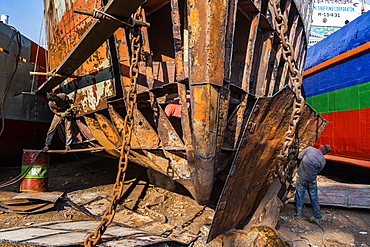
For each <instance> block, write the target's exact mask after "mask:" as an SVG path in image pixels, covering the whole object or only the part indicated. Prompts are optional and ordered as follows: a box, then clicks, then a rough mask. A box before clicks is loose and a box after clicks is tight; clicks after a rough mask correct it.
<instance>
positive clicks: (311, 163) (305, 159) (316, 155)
mask: <svg viewBox="0 0 370 247" xmlns="http://www.w3.org/2000/svg"><path fill="white" fill-rule="evenodd" d="M330 151H331V148H330V146H329V145H320V147H319V148H314V147H307V148H305V149H304V150H303V151H302V152H301V153H299V155H298V159H300V160H301V162H300V165H299V167H298V170H297V175H298V176H297V181H296V192H295V202H296V213H295V217H296V219H298V220H300V219H302V207H303V198H304V194H305V192H306V190H307V191H308V195H309V196H310V200H311V206H312V210H313V215H314V216H313V217H311V218H310V221H315V220H321V219H322V218H323V217H322V215H321V213H320V205H319V198H318V196H317V182H316V177H317V174H318V173H319V172H320V171H321V170H322V169H323V168H324V166H325V164H326V160H325V157H324V155H325V154H327V153H328V152H330Z"/></svg>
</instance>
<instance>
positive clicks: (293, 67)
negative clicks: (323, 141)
mask: <svg viewBox="0 0 370 247" xmlns="http://www.w3.org/2000/svg"><path fill="white" fill-rule="evenodd" d="M270 5H271V7H272V11H273V14H274V18H273V22H274V26H275V28H276V32H277V33H278V34H279V36H280V39H281V45H282V49H283V52H282V56H283V58H284V60H285V62H287V63H288V67H289V82H290V84H291V87H292V89H293V92H294V94H295V98H294V102H293V112H292V114H291V116H290V121H289V127H288V130H287V131H286V132H285V134H284V137H283V147H282V149H281V150H280V153H279V154H278V155H277V157H276V158H277V173H278V176H279V177H280V180H281V182H282V183H283V182H285V180H286V174H284V170H285V169H284V166H283V163H284V161H286V160H287V159H288V156H290V158H289V160H288V166H292V165H294V164H295V160H293V158H294V157H296V155H297V154H296V153H297V152H294V151H293V154H292V152H290V153H289V150H290V149H291V147H292V145H293V143H294V141H295V139H296V138H295V137H296V131H297V125H298V122H299V120H300V119H301V115H302V112H303V111H304V105H305V99H304V97H303V96H302V91H301V86H302V73H301V71H300V70H299V69H298V68H297V64H296V62H295V57H294V49H293V46H292V44H291V43H290V41H289V38H288V34H287V31H288V20H287V17H286V16H285V15H283V14H282V11H281V9H280V8H279V1H270Z"/></svg>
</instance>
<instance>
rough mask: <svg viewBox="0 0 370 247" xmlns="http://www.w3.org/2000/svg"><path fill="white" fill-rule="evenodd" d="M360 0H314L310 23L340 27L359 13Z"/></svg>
mask: <svg viewBox="0 0 370 247" xmlns="http://www.w3.org/2000/svg"><path fill="white" fill-rule="evenodd" d="M361 6H362V1H361V0H314V5H313V17H312V25H314V26H331V27H342V26H344V25H345V24H347V23H348V22H351V21H353V20H354V19H356V18H357V17H358V16H360V15H361Z"/></svg>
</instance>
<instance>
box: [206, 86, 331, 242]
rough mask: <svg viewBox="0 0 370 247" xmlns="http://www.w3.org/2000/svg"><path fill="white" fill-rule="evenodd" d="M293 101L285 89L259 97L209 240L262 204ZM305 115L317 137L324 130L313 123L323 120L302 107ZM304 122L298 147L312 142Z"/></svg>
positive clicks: (309, 129) (231, 226) (219, 205)
mask: <svg viewBox="0 0 370 247" xmlns="http://www.w3.org/2000/svg"><path fill="white" fill-rule="evenodd" d="M293 99H294V94H293V92H292V91H291V90H290V89H289V88H287V87H286V88H284V89H282V90H281V91H279V92H278V93H277V94H276V95H274V96H273V97H266V98H259V99H258V100H257V102H256V104H255V105H254V109H253V110H252V113H251V116H250V118H249V121H248V123H247V125H246V127H245V128H244V132H243V137H242V140H241V142H240V144H239V147H238V149H237V153H236V155H235V158H234V162H233V164H232V167H231V170H230V172H229V175H228V178H227V181H226V184H225V187H224V189H223V192H222V195H221V198H220V200H219V202H218V205H217V208H216V211H215V217H214V219H213V223H212V226H211V230H210V234H209V237H208V239H209V240H212V239H213V238H214V237H216V236H218V235H219V234H221V233H223V232H226V231H227V230H229V229H231V228H234V227H236V226H237V225H238V224H239V223H241V222H243V221H246V220H247V219H248V217H251V215H252V214H253V212H254V210H255V209H256V208H257V207H258V205H259V203H260V202H261V200H262V198H263V196H264V195H265V193H266V191H267V189H268V187H269V186H270V184H271V182H272V177H273V172H274V171H275V166H276V163H275V158H276V156H277V154H278V153H279V151H280V149H281V148H282V144H283V143H282V139H283V136H284V134H285V132H286V130H287V129H288V126H289V119H290V115H291V112H292V104H293ZM305 114H309V115H310V118H312V120H314V119H316V120H317V121H307V122H308V123H309V124H310V125H312V126H311V127H312V128H317V132H318V133H317V134H318V135H317V136H319V135H320V133H321V131H323V128H321V127H320V128H318V127H317V126H316V123H317V122H321V123H323V122H325V121H323V120H322V118H321V117H320V116H319V115H318V114H317V113H316V112H314V111H313V110H312V109H311V108H310V107H309V106H306V107H305ZM319 118H320V119H319ZM306 120H307V119H306ZM319 120H320V121H319ZM307 122H305V125H304V128H303V129H304V130H305V131H304V132H302V133H301V132H300V133H299V135H298V137H299V141H300V143H299V145H303V146H307V145H313V142H314V141H315V140H314V139H312V128H310V127H308V126H307ZM302 127H303V126H302ZM299 128H300V127H298V129H299Z"/></svg>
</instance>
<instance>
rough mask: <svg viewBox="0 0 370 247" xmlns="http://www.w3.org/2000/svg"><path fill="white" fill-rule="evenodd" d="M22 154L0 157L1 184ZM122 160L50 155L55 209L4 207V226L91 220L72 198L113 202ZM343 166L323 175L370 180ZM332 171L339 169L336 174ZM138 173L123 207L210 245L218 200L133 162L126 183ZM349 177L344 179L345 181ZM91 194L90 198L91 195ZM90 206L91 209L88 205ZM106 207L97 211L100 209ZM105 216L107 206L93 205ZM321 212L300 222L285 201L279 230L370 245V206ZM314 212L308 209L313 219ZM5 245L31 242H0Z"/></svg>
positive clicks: (8, 191) (0, 192) (315, 241)
mask: <svg viewBox="0 0 370 247" xmlns="http://www.w3.org/2000/svg"><path fill="white" fill-rule="evenodd" d="M21 162H22V161H21V157H11V158H2V159H0V184H2V183H3V182H5V181H8V180H9V179H11V178H14V177H15V176H17V175H18V174H19V173H20V166H21ZM117 164H118V161H117V160H114V159H109V158H104V157H99V156H91V155H86V154H81V153H77V154H51V160H50V167H49V191H63V192H65V193H64V196H63V197H61V198H60V199H59V200H58V201H57V202H56V203H55V206H54V208H53V209H51V210H48V211H45V212H41V213H36V214H15V213H9V212H3V211H0V229H5V228H11V227H19V226H25V225H30V224H37V223H42V222H49V221H64V220H70V219H74V220H91V218H89V217H87V216H86V215H85V214H83V213H82V212H80V211H78V210H76V209H74V208H72V207H71V206H70V205H69V204H68V203H67V201H68V200H71V201H73V202H74V203H76V204H78V205H80V206H81V205H86V203H87V202H91V201H93V200H94V198H95V199H96V198H106V199H108V200H110V198H111V189H112V184H113V183H114V181H115V177H116V172H117ZM346 169H347V167H345V166H340V165H338V164H334V165H333V164H328V165H327V166H326V168H325V169H324V171H323V174H322V175H321V176H320V180H321V181H331V182H347V183H353V182H354V181H356V182H358V183H367V184H370V180H369V175H370V171H369V170H366V169H360V170H356V169H352V168H351V170H350V171H348V170H346ZM333 171H335V172H334V173H333ZM135 177H139V178H140V179H139V180H136V181H139V182H138V185H137V186H136V187H137V189H135V190H133V191H128V192H127V193H128V194H127V197H125V198H126V199H125V200H124V201H122V202H121V204H122V205H124V206H126V207H127V208H129V209H132V210H134V211H136V212H138V213H140V214H142V215H147V216H150V217H152V218H154V219H156V220H158V221H160V222H163V223H168V224H171V225H173V226H177V227H178V228H182V229H184V230H188V231H190V232H192V233H195V234H199V236H200V237H199V238H198V239H197V240H196V241H195V242H193V243H191V246H205V245H206V237H207V234H208V231H209V228H210V224H211V222H212V217H213V213H214V208H215V205H216V200H211V202H210V203H209V204H208V205H207V206H206V207H204V206H201V205H198V204H197V203H196V202H195V201H194V200H193V199H192V198H191V196H190V195H189V194H188V192H187V191H186V190H185V189H184V188H183V187H181V186H180V185H179V184H177V183H175V182H172V181H169V180H167V179H165V178H163V179H162V178H161V179H159V180H158V179H157V181H160V183H158V182H157V184H156V185H154V184H153V179H152V178H153V177H157V178H158V174H154V175H153V173H147V170H146V169H144V168H142V167H138V166H135V165H130V166H129V168H128V170H127V175H126V178H125V180H126V181H128V182H129V181H134V179H135ZM344 178H345V179H344ZM19 185H20V182H18V183H16V184H14V185H11V186H8V187H5V188H1V189H0V198H3V197H6V196H10V195H14V194H18V193H19ZM87 195H89V196H87ZM86 208H88V207H86ZM97 209H98V210H101V212H97V211H96V210H97ZM92 210H95V213H96V214H97V215H101V213H103V211H104V207H101V208H99V207H95V208H92ZM321 211H322V214H323V215H324V216H326V217H327V218H328V219H327V220H326V221H323V222H321V223H320V225H317V224H314V223H310V222H309V221H308V220H307V219H303V220H301V221H296V220H294V218H293V214H294V205H293V204H292V203H286V204H285V205H284V207H283V209H282V211H281V214H280V217H279V222H278V226H277V229H278V230H279V231H280V230H281V231H285V232H288V233H289V234H290V236H291V242H290V245H291V246H368V247H369V246H370V210H368V209H347V208H340V207H327V206H322V210H321ZM311 214H312V210H311V208H310V207H309V205H307V206H306V209H305V217H306V218H309V216H310V215H311ZM0 246H28V245H24V244H22V245H14V244H9V243H0Z"/></svg>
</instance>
